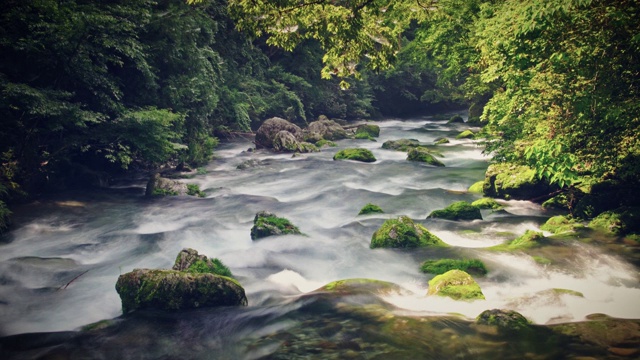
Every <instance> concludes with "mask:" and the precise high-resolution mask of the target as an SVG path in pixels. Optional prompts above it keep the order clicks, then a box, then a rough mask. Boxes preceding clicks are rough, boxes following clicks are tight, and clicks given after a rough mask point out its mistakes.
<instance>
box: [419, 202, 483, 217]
mask: <svg viewBox="0 0 640 360" xmlns="http://www.w3.org/2000/svg"><path fill="white" fill-rule="evenodd" d="M427 218H439V219H447V220H475V219H480V220H482V215H481V214H480V209H478V208H477V207H475V206H473V205H471V204H469V203H468V202H466V201H457V202H454V203H453V204H451V205H449V206H447V207H446V208H444V209H441V210H434V211H432V212H431V214H429V216H428V217H427Z"/></svg>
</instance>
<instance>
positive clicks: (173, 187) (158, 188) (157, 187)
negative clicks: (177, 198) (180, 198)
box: [145, 173, 188, 196]
mask: <svg viewBox="0 0 640 360" xmlns="http://www.w3.org/2000/svg"><path fill="white" fill-rule="evenodd" d="M187 191H188V189H187V185H186V184H183V183H181V182H179V181H176V180H171V179H166V178H163V177H161V176H160V174H158V173H155V174H153V175H152V176H151V178H150V179H149V182H147V188H146V190H145V196H166V195H186V194H187Z"/></svg>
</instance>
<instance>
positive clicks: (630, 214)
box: [589, 206, 640, 236]
mask: <svg viewBox="0 0 640 360" xmlns="http://www.w3.org/2000/svg"><path fill="white" fill-rule="evenodd" d="M589 227H590V228H593V229H597V230H600V231H604V232H607V233H610V234H613V235H618V236H622V235H625V234H628V233H633V232H637V231H638V230H640V207H630V206H626V207H620V208H618V209H615V210H611V211H605V212H603V213H601V214H600V215H598V216H596V217H595V218H594V219H593V220H591V222H589Z"/></svg>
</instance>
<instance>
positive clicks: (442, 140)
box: [434, 138, 450, 145]
mask: <svg viewBox="0 0 640 360" xmlns="http://www.w3.org/2000/svg"><path fill="white" fill-rule="evenodd" d="M448 143H450V141H449V139H447V138H438V139H436V140H435V141H434V144H436V145H442V144H448Z"/></svg>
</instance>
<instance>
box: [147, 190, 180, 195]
mask: <svg viewBox="0 0 640 360" xmlns="http://www.w3.org/2000/svg"><path fill="white" fill-rule="evenodd" d="M152 195H153V196H177V195H178V192H177V191H175V190H169V189H161V188H155V189H153V193H152Z"/></svg>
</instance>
